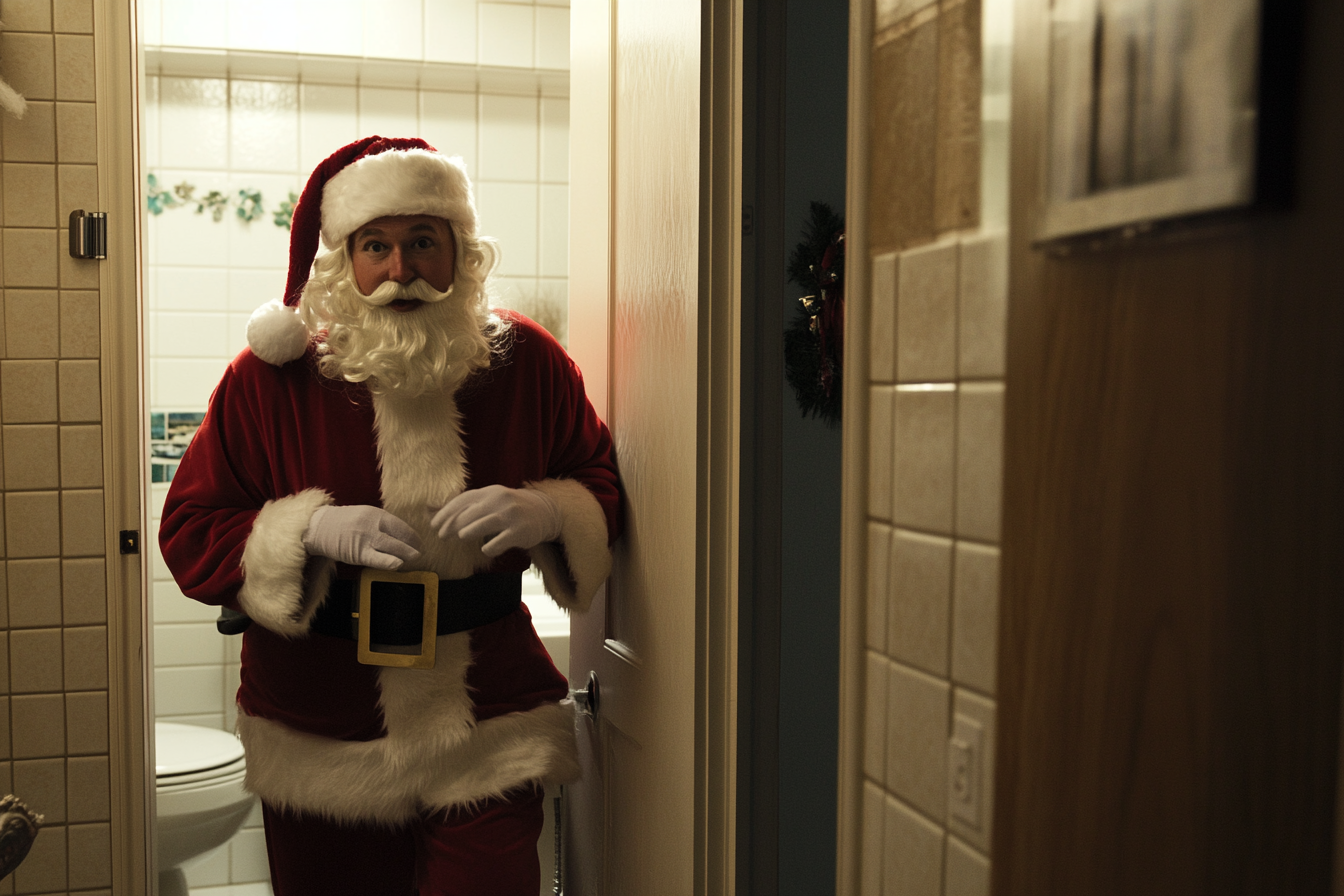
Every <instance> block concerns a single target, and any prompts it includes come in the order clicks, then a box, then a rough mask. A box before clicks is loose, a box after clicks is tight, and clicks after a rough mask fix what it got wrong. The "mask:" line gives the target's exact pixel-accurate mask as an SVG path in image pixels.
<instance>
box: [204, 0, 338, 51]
mask: <svg viewBox="0 0 1344 896" xmlns="http://www.w3.org/2000/svg"><path fill="white" fill-rule="evenodd" d="M221 5H223V6H227V7H228V10H229V47H230V48H232V49H235V50H266V51H270V52H279V53H293V52H296V51H297V50H298V49H299V40H298V32H299V27H298V26H299V19H298V4H297V2H296V0H229V2H228V3H226V4H221ZM328 15H330V13H328Z"/></svg>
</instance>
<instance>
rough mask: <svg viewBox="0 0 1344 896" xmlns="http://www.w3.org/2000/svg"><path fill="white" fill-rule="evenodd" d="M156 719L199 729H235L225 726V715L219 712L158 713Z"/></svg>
mask: <svg viewBox="0 0 1344 896" xmlns="http://www.w3.org/2000/svg"><path fill="white" fill-rule="evenodd" d="M154 718H155V719H157V720H158V721H161V722H176V723H178V724H179V725H196V726H197V727H199V728H214V729H216V730H218V731H232V730H233V728H232V727H230V726H228V725H225V724H224V714H223V713H219V712H207V713H185V714H183V715H171V714H168V713H162V712H156V713H154Z"/></svg>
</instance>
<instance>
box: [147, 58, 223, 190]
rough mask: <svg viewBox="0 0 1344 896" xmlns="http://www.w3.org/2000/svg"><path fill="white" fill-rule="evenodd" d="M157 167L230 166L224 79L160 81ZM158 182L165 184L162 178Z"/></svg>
mask: <svg viewBox="0 0 1344 896" xmlns="http://www.w3.org/2000/svg"><path fill="white" fill-rule="evenodd" d="M159 98H160V100H159V127H160V129H161V131H160V136H159V164H160V165H161V166H163V167H164V168H195V169H200V168H205V169H214V170H223V169H225V168H227V167H228V164H229V94H228V82H227V81H225V80H224V79H223V78H176V77H172V78H170V77H166V76H165V77H162V78H160V79H159ZM159 180H160V182H161V183H162V182H164V179H163V178H162V177H160V178H159Z"/></svg>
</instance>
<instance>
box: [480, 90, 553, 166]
mask: <svg viewBox="0 0 1344 896" xmlns="http://www.w3.org/2000/svg"><path fill="white" fill-rule="evenodd" d="M537 102H538V101H537V98H536V97H528V96H498V95H494V94H483V95H482V96H481V174H480V177H481V179H482V180H506V181H527V182H535V181H536V180H537V174H538V169H537V161H538V159H537V149H538V141H539V138H540V134H539V130H538V124H539V122H538V115H539V109H538V106H537Z"/></svg>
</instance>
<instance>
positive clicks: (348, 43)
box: [297, 0, 364, 149]
mask: <svg viewBox="0 0 1344 896" xmlns="http://www.w3.org/2000/svg"><path fill="white" fill-rule="evenodd" d="M297 9H298V19H299V23H300V29H299V35H298V49H299V52H300V53H319V54H325V55H333V56H361V55H363V53H364V28H363V16H364V4H363V0H298V3H297ZM332 148H333V149H335V147H332Z"/></svg>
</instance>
